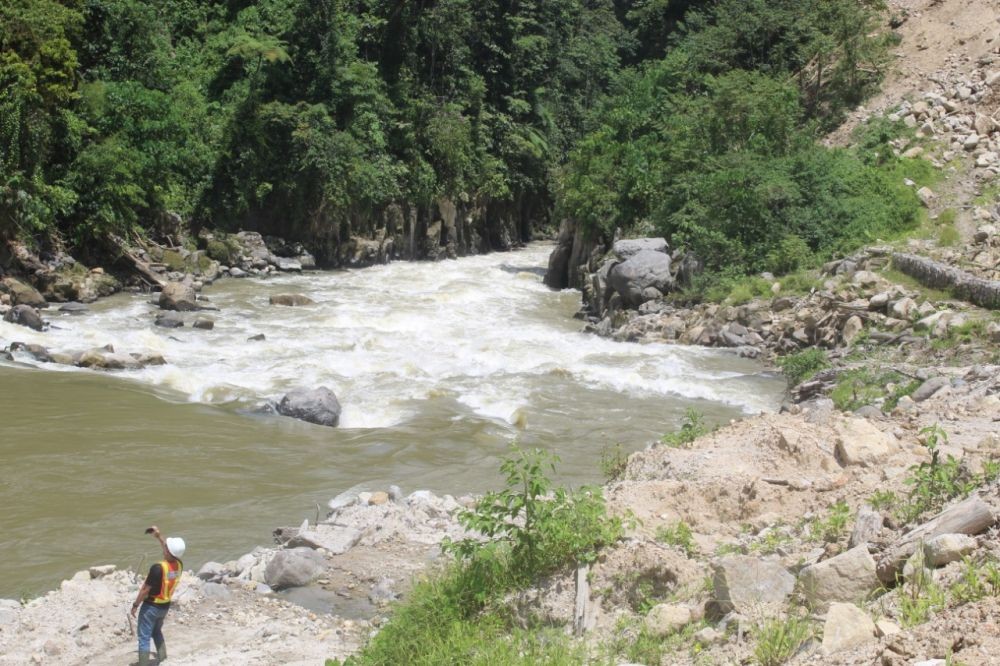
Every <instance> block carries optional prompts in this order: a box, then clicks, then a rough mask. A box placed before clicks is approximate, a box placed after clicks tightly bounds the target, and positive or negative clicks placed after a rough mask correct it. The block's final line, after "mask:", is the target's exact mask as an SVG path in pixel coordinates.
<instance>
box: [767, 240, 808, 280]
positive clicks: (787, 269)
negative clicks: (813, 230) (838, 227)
mask: <svg viewBox="0 0 1000 666" xmlns="http://www.w3.org/2000/svg"><path fill="white" fill-rule="evenodd" d="M813 261H814V259H813V254H812V249H811V248H810V247H809V244H808V243H806V242H805V241H804V240H802V239H801V238H800V237H798V236H796V235H795V234H791V235H789V236H785V237H784V238H782V239H781V240H780V241H779V242H778V245H777V246H776V247H775V248H774V249H772V250H771V251H770V252H768V253H767V261H766V264H765V265H766V270H769V271H771V272H772V273H775V274H777V275H784V274H785V273H791V272H793V271H797V270H799V269H800V268H804V267H806V266H809V265H811V264H812V263H813Z"/></svg>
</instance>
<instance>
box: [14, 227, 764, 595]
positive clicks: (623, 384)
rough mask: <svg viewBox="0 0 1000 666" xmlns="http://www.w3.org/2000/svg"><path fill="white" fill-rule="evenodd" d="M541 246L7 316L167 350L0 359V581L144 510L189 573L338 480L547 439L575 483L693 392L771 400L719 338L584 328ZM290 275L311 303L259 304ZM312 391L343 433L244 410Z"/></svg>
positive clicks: (481, 473) (337, 488)
mask: <svg viewBox="0 0 1000 666" xmlns="http://www.w3.org/2000/svg"><path fill="white" fill-rule="evenodd" d="M550 249H551V248H550V247H549V246H547V245H544V244H537V245H532V246H529V247H528V248H526V249H523V250H519V251H516V252H510V253H497V254H491V255H485V256H477V257H469V258H464V259H459V260H453V261H444V262H439V263H406V262H400V263H393V264H389V265H385V266H378V267H374V268H369V269H364V270H357V271H338V272H312V273H305V274H302V275H292V274H282V275H280V276H272V277H270V278H267V279H242V280H236V279H228V280H223V281H220V282H217V283H216V284H214V285H212V286H209V287H206V289H205V292H204V294H205V295H206V296H207V297H208V298H210V299H211V303H212V304H214V305H216V306H218V308H219V311H218V312H209V313H207V314H208V315H210V316H212V317H213V318H214V319H215V328H214V329H213V330H210V331H203V330H196V329H192V328H190V327H185V328H181V329H162V328H157V327H155V326H154V325H153V318H154V316H155V313H156V312H157V308H156V307H155V306H154V305H151V304H150V303H149V297H148V296H139V295H128V294H120V295H117V296H114V297H111V298H107V299H103V300H101V301H100V302H98V303H95V304H92V305H91V306H90V311H89V312H87V313H85V314H83V315H75V316H74V315H69V314H65V315H63V314H60V313H59V312H57V311H56V309H55V308H53V309H50V310H48V311H46V312H43V316H44V317H45V318H47V319H48V320H49V321H50V322H51V327H50V329H49V330H48V331H46V332H43V333H36V332H35V331H31V330H29V329H27V328H23V327H20V326H15V325H13V324H8V323H5V322H0V344H2V345H3V346H7V345H9V344H10V343H11V342H12V341H15V340H16V341H21V342H34V343H38V344H41V345H44V346H46V347H47V348H49V349H50V350H52V351H64V352H72V351H79V350H84V349H88V348H91V347H99V346H103V345H106V344H109V343H110V344H112V345H113V346H114V348H115V349H116V351H119V352H125V353H129V352H155V353H159V354H162V355H163V356H164V358H165V359H166V360H167V364H166V365H163V366H153V367H147V368H145V369H142V370H134V371H121V372H114V373H99V372H92V371H86V370H79V369H76V368H70V367H67V366H57V365H54V364H47V365H39V368H41V370H37V369H33V368H30V367H28V366H30V365H32V363H31V360H30V357H28V356H27V355H24V354H17V355H15V361H16V362H15V363H14V364H7V365H0V406H2V407H0V408H2V410H3V416H2V417H0V433H2V436H0V463H2V466H0V480H2V482H3V483H2V486H0V504H2V506H3V507H4V510H3V511H2V512H0V596H17V595H19V594H34V593H37V592H40V591H43V590H45V589H48V588H50V587H52V586H53V585H54V584H55V583H56V582H57V581H58V580H60V579H61V578H63V577H66V576H67V575H69V574H72V572H74V571H76V570H78V569H81V568H85V567H87V566H89V565H92V564H97V563H101V562H115V563H119V564H122V565H131V566H135V565H136V563H137V561H138V559H139V557H140V556H141V554H142V553H146V552H148V551H149V544H148V543H147V540H148V537H146V538H145V539H144V538H143V537H142V529H143V528H144V527H145V526H146V525H148V524H150V523H157V524H159V525H160V526H161V527H163V528H164V530H165V531H167V532H169V533H177V534H182V535H183V536H185V538H186V539H187V542H188V552H189V558H188V559H189V562H188V564H189V566H198V565H200V563H201V562H204V561H206V560H210V559H213V560H219V561H225V560H226V559H229V558H231V557H234V556H238V555H239V554H242V553H244V552H247V551H248V550H250V549H251V548H252V547H253V546H254V545H255V544H258V543H265V542H267V541H268V536H269V534H270V531H271V529H272V528H274V527H276V526H278V525H284V524H297V523H298V522H301V520H302V519H303V518H305V517H309V518H311V519H312V518H315V514H316V513H317V509H316V504H320V505H324V504H325V502H326V500H327V499H329V498H330V497H333V496H334V495H337V494H338V493H340V492H342V491H344V490H346V489H348V488H353V487H364V488H370V489H381V488H384V487H385V486H386V485H387V484H390V483H396V484H398V485H400V486H402V488H403V489H404V492H409V491H411V490H415V489H417V488H430V489H432V490H435V491H437V492H447V493H452V494H456V495H457V494H462V493H469V492H481V491H482V490H484V489H487V488H489V487H494V486H495V485H496V484H497V480H498V478H497V466H498V461H499V459H500V457H501V456H503V455H504V453H505V451H506V449H507V447H508V446H509V445H510V443H511V442H512V441H513V440H515V439H516V440H517V441H518V442H520V443H521V444H522V445H524V446H539V447H542V448H545V449H548V450H551V451H553V452H554V453H556V454H557V455H559V456H560V457H561V463H560V464H559V466H558V470H559V477H560V481H562V482H566V483H570V484H579V483H591V482H598V481H600V480H601V478H600V477H601V472H600V465H599V460H600V457H601V451H602V449H604V448H605V447H608V446H613V445H614V444H617V443H620V444H621V445H622V447H623V448H624V449H625V450H626V451H629V450H636V449H639V448H642V447H643V446H646V445H647V444H649V443H650V442H652V441H655V440H656V439H657V438H658V437H659V436H660V435H662V434H663V433H664V432H667V431H670V430H672V429H674V428H675V427H676V426H677V425H678V424H679V423H680V421H681V419H682V418H683V415H684V412H685V410H686V409H687V408H689V407H694V408H696V409H698V410H699V411H701V412H703V413H705V414H706V417H707V420H708V421H709V422H721V421H724V420H726V419H728V418H732V417H735V416H737V415H739V414H740V413H754V412H758V411H762V410H771V409H774V408H775V407H776V406H777V405H778V403H779V401H780V399H781V397H782V394H783V390H784V381H783V380H782V379H780V378H778V377H774V376H772V375H770V374H769V373H765V372H764V371H763V369H762V368H761V367H760V366H759V365H758V364H756V363H755V362H752V361H748V360H745V359H740V358H738V357H737V356H735V355H734V354H732V353H728V352H721V351H713V350H706V349H699V348H689V347H681V346H668V345H655V344H650V345H638V344H630V343H618V342H614V341H611V340H607V339H602V338H599V337H596V336H593V335H589V334H584V333H581V332H580V327H581V326H580V322H579V321H577V320H574V319H573V318H572V314H573V313H574V311H575V310H576V309H577V307H578V304H579V294H578V293H577V292H573V291H564V292H553V291H550V290H549V289H547V288H546V287H545V286H544V285H543V284H542V281H541V279H542V278H541V276H542V273H543V271H544V266H545V263H546V259H547V256H548V252H549V250H550ZM289 292H294V293H302V294H305V295H307V296H308V297H309V298H311V299H312V300H314V301H315V302H316V303H315V305H311V306H304V307H294V308H289V307H281V306H274V305H269V302H268V300H269V296H271V295H273V294H279V293H289ZM257 334H264V336H265V339H264V340H260V341H250V340H248V338H250V337H252V336H255V335H257ZM318 385H325V386H328V387H329V388H331V389H332V390H333V391H334V392H335V393H336V394H337V395H338V397H339V398H340V401H341V403H342V404H343V407H344V411H343V415H342V417H341V425H340V427H339V428H337V429H330V428H323V427H319V426H314V425H310V424H307V423H303V422H299V421H294V420H291V419H287V418H283V417H279V416H275V415H273V414H267V413H262V412H261V410H260V407H261V406H262V405H266V404H268V403H269V402H273V401H276V400H278V399H280V397H281V396H282V395H283V394H284V393H285V392H286V391H287V390H289V389H291V388H294V387H300V386H305V387H314V386H318Z"/></svg>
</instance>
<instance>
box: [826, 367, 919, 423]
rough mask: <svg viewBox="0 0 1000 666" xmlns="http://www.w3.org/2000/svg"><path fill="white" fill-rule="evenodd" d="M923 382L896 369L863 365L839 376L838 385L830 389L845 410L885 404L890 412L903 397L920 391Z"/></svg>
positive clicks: (835, 402) (841, 408) (831, 394)
mask: <svg viewBox="0 0 1000 666" xmlns="http://www.w3.org/2000/svg"><path fill="white" fill-rule="evenodd" d="M920 384H921V382H920V381H919V380H915V379H911V378H909V377H907V376H906V375H903V374H901V373H899V372H897V371H896V370H886V369H883V368H880V367H878V366H870V367H869V366H863V367H860V368H855V369H854V370H848V371H847V372H843V373H841V374H840V375H839V376H838V377H837V385H836V386H835V387H834V389H833V391H831V392H830V399H832V400H833V404H834V405H836V407H837V409H840V410H842V411H848V412H849V411H854V410H855V409H858V408H859V407H864V406H865V405H874V404H876V403H881V407H882V410H883V411H885V412H890V411H892V410H893V408H895V407H896V405H897V404H898V403H899V400H900V398H902V397H903V396H905V395H910V394H911V393H913V392H914V391H916V390H917V389H918V388H919V387H920ZM890 387H891V388H890Z"/></svg>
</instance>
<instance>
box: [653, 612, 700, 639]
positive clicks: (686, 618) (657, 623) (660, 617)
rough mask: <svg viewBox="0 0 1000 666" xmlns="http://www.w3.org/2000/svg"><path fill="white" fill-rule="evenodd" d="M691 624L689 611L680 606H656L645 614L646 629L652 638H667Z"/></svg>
mask: <svg viewBox="0 0 1000 666" xmlns="http://www.w3.org/2000/svg"><path fill="white" fill-rule="evenodd" d="M690 623H691V609H690V608H688V607H687V606H683V605H681V604H657V605H656V606H653V608H651V609H650V611H649V613H647V614H646V620H645V624H646V628H647V629H648V630H649V632H650V633H651V634H653V635H654V636H659V637H663V636H668V635H670V634H672V633H674V632H675V631H678V630H680V629H683V628H684V627H686V626H687V625H688V624H690Z"/></svg>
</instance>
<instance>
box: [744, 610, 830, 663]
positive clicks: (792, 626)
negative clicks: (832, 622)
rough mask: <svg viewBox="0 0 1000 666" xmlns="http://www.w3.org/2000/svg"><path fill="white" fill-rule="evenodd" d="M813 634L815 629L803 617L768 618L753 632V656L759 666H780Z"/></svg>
mask: <svg viewBox="0 0 1000 666" xmlns="http://www.w3.org/2000/svg"><path fill="white" fill-rule="evenodd" d="M814 634H815V629H814V628H813V626H812V624H811V623H810V622H809V620H808V619H805V618H799V617H789V618H787V619H784V620H770V621H768V622H767V623H765V624H763V625H761V626H760V627H759V628H758V629H757V631H756V632H755V638H756V644H755V645H754V651H753V654H754V658H755V659H756V662H757V663H758V664H760V666H781V664H784V663H785V662H787V661H788V660H789V659H791V658H792V656H793V655H794V654H795V653H796V652H797V651H798V649H799V648H801V647H802V646H803V645H804V644H805V643H806V641H808V640H809V639H810V638H812V637H813V635H814Z"/></svg>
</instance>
